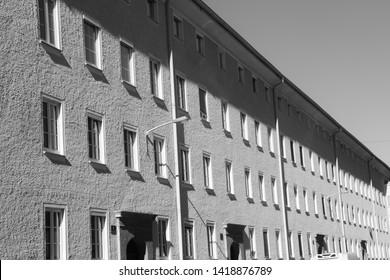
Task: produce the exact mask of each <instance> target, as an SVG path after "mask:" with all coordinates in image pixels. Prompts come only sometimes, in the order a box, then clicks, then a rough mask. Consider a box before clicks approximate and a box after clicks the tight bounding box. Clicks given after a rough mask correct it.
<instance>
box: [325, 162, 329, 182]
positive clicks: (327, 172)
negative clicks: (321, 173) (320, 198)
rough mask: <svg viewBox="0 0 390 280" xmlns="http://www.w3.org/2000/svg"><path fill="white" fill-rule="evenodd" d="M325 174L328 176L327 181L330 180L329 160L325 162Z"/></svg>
mask: <svg viewBox="0 0 390 280" xmlns="http://www.w3.org/2000/svg"><path fill="white" fill-rule="evenodd" d="M325 174H326V179H327V180H329V164H328V161H327V160H325Z"/></svg>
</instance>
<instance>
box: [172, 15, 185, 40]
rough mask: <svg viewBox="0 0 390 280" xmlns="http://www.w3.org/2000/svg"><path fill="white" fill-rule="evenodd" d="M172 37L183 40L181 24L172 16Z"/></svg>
mask: <svg viewBox="0 0 390 280" xmlns="http://www.w3.org/2000/svg"><path fill="white" fill-rule="evenodd" d="M173 35H174V36H175V37H176V38H177V39H179V40H183V22H182V21H181V19H179V18H178V17H177V16H173Z"/></svg>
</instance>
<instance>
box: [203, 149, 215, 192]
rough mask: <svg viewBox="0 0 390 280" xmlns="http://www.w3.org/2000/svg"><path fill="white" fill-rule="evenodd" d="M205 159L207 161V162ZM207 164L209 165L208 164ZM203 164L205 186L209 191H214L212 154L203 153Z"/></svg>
mask: <svg viewBox="0 0 390 280" xmlns="http://www.w3.org/2000/svg"><path fill="white" fill-rule="evenodd" d="M205 159H207V160H208V163H207V160H206V161H205ZM206 163H207V164H206ZM202 164H203V184H204V187H205V188H207V189H214V186H213V175H212V163H211V154H209V153H206V152H203V154H202Z"/></svg>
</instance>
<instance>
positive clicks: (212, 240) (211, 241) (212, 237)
mask: <svg viewBox="0 0 390 280" xmlns="http://www.w3.org/2000/svg"><path fill="white" fill-rule="evenodd" d="M210 229H211V231H210ZM206 231H207V248H208V255H209V259H211V260H216V259H218V255H217V234H216V231H215V222H212V221H207V223H206Z"/></svg>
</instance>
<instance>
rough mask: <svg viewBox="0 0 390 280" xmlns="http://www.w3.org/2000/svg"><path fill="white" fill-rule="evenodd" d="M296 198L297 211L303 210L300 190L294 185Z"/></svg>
mask: <svg viewBox="0 0 390 280" xmlns="http://www.w3.org/2000/svg"><path fill="white" fill-rule="evenodd" d="M294 197H295V207H296V209H297V210H301V204H300V201H299V188H298V186H297V185H294Z"/></svg>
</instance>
